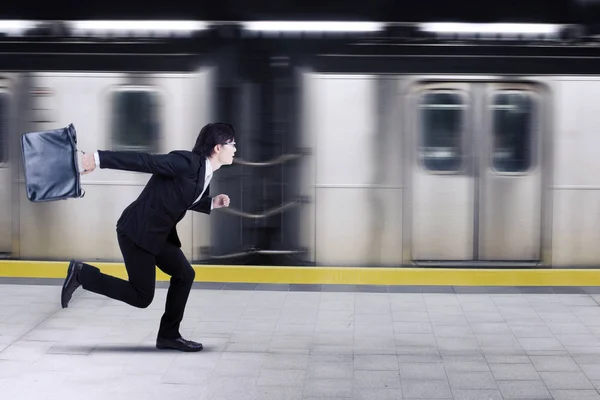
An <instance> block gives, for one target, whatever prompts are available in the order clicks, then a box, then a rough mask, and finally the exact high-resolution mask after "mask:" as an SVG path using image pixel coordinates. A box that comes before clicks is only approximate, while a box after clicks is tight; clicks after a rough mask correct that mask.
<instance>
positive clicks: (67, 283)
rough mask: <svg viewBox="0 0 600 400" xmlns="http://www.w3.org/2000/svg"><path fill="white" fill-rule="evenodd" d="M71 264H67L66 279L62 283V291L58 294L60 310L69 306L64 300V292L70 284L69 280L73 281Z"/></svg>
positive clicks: (72, 262)
mask: <svg viewBox="0 0 600 400" xmlns="http://www.w3.org/2000/svg"><path fill="white" fill-rule="evenodd" d="M73 264H74V261H71V262H70V263H69V268H67V277H66V278H65V282H64V283H63V287H62V291H61V293H60V305H61V306H62V308H67V307H68V306H69V301H68V300H65V290H66V289H67V286H69V283H71V279H73V276H74V274H73Z"/></svg>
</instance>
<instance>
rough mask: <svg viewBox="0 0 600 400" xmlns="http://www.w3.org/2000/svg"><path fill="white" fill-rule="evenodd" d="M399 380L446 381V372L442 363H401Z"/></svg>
mask: <svg viewBox="0 0 600 400" xmlns="http://www.w3.org/2000/svg"><path fill="white" fill-rule="evenodd" d="M399 371H400V379H401V380H413V379H417V380H419V379H423V380H426V379H431V380H446V379H448V377H447V375H446V370H445V368H444V364H442V363H402V364H400V369H399Z"/></svg>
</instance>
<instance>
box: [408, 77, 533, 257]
mask: <svg viewBox="0 0 600 400" xmlns="http://www.w3.org/2000/svg"><path fill="white" fill-rule="evenodd" d="M412 99H413V102H412V104H411V110H412V111H413V113H412V115H415V116H416V119H415V120H414V124H413V125H412V131H413V132H414V134H413V139H414V140H413V143H414V145H413V147H412V149H413V152H412V153H413V154H414V155H415V157H413V159H412V168H411V171H412V174H411V181H412V188H411V193H412V198H411V203H412V215H411V258H412V259H413V261H416V262H419V261H448V262H452V261H454V262H468V261H471V262H473V261H475V262H491V261H514V262H536V261H538V260H540V258H541V256H540V253H541V217H542V204H541V190H542V174H541V172H542V171H541V154H542V153H541V137H540V127H541V102H540V101H539V97H538V93H537V92H536V90H535V88H534V87H533V86H529V85H526V84H507V83H483V82H475V83H461V84H455V83H447V84H427V85H422V86H419V87H418V88H416V90H415V91H414V92H413V96H412Z"/></svg>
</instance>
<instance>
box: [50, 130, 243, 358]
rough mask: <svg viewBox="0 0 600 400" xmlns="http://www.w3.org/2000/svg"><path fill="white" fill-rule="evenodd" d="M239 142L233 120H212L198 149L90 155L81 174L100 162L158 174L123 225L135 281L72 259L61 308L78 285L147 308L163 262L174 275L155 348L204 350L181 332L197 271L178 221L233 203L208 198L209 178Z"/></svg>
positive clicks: (120, 232) (123, 247) (124, 250)
mask: <svg viewBox="0 0 600 400" xmlns="http://www.w3.org/2000/svg"><path fill="white" fill-rule="evenodd" d="M234 140H235V132H234V129H233V127H232V126H231V125H229V124H224V123H213V124H208V125H206V126H204V127H203V128H202V130H201V131H200V134H199V135H198V138H197V140H196V144H195V145H194V148H193V149H192V151H186V150H177V151H172V152H170V153H169V154H159V155H151V154H147V153H139V152H115V151H97V152H96V153H94V154H84V155H83V160H82V164H83V169H84V171H83V172H82V174H87V173H90V172H92V171H93V170H94V169H95V168H96V167H99V168H110V169H118V170H125V171H137V172H146V173H151V174H152V177H151V178H150V180H149V181H148V184H147V185H146V187H145V188H144V190H143V191H142V193H141V194H140V195H139V197H138V198H137V199H136V200H135V201H134V202H133V203H131V204H130V205H129V206H128V207H127V208H126V209H125V210H124V211H123V213H122V215H121V218H119V220H118V222H117V239H118V241H119V246H120V248H121V253H122V254H123V259H124V261H125V267H126V268H127V273H128V276H129V281H125V280H122V279H118V278H115V277H113V276H110V275H106V274H103V273H101V272H100V270H99V269H98V268H97V267H94V266H92V265H89V264H85V263H82V262H80V261H77V260H72V261H71V262H70V264H69V268H68V270H67V276H66V278H65V282H64V284H63V289H62V293H61V304H62V307H63V308H65V307H67V306H68V304H69V301H70V300H71V297H72V295H73V292H74V291H75V289H77V288H78V287H79V286H81V287H83V288H84V289H86V290H89V291H91V292H94V293H98V294H102V295H105V296H107V297H110V298H113V299H116V300H120V301H123V302H125V303H127V304H130V305H132V306H134V307H139V308H145V307H148V306H149V305H150V303H151V302H152V299H153V297H154V289H155V286H156V269H155V266H157V267H158V268H160V269H161V270H162V271H163V272H165V273H166V274H168V275H170V276H171V282H170V286H169V290H168V292H167V300H166V305H165V312H164V314H163V316H162V318H161V321H160V328H159V330H158V335H157V339H156V347H157V348H159V349H176V350H181V351H200V350H202V344H201V343H196V342H193V341H190V340H186V339H184V338H182V337H181V335H180V333H179V326H180V323H181V320H182V319H183V313H184V310H185V305H186V302H187V299H188V296H189V293H190V289H191V287H192V283H193V281H194V278H195V271H194V269H193V268H192V266H191V265H190V263H189V262H188V260H187V259H186V258H185V256H184V255H183V253H182V251H181V242H180V241H179V237H178V236H177V230H176V225H177V223H178V222H179V221H181V219H182V218H183V217H184V216H185V214H186V212H187V210H192V211H198V212H202V213H205V214H210V212H211V210H212V209H214V208H220V207H228V206H229V197H228V196H227V195H225V194H220V195H218V196H215V197H214V198H211V197H210V196H209V190H210V186H209V183H210V179H211V178H212V174H213V172H214V171H216V170H218V169H219V168H220V167H221V166H222V165H227V164H231V163H232V162H233V156H234V154H235V152H236V147H235V141H234Z"/></svg>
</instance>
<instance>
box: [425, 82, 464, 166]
mask: <svg viewBox="0 0 600 400" xmlns="http://www.w3.org/2000/svg"><path fill="white" fill-rule="evenodd" d="M466 107H467V105H466V104H465V101H464V98H463V97H462V96H461V95H460V94H459V93H458V91H441V90H436V91H430V92H427V93H425V94H424V95H423V96H422V97H421V102H420V104H419V108H420V119H421V132H420V135H419V136H420V146H421V148H420V159H421V163H422V165H423V167H425V168H426V169H427V170H429V171H439V172H457V171H459V170H460V169H461V166H462V157H463V154H462V132H463V129H464V112H465V110H466Z"/></svg>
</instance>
